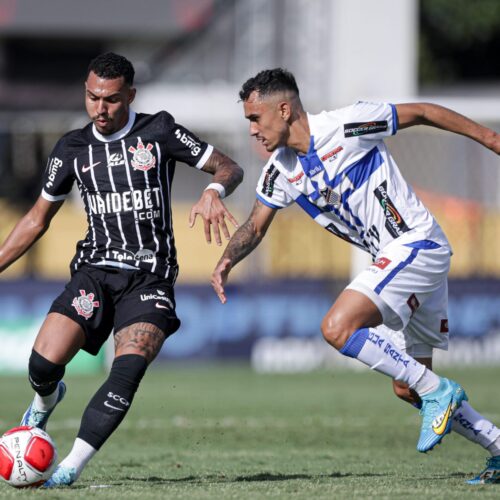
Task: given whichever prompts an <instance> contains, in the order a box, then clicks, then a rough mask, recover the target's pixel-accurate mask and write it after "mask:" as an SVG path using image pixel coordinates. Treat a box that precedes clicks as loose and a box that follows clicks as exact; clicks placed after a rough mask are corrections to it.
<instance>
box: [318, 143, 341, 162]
mask: <svg viewBox="0 0 500 500" xmlns="http://www.w3.org/2000/svg"><path fill="white" fill-rule="evenodd" d="M343 149H344V148H343V147H342V146H338V147H336V148H335V149H332V150H331V151H330V152H329V153H326V155H323V156H322V157H321V161H323V162H324V161H326V160H328V162H329V163H331V162H332V161H334V160H336V159H337V155H338V154H339V153H340V152H341V151H343Z"/></svg>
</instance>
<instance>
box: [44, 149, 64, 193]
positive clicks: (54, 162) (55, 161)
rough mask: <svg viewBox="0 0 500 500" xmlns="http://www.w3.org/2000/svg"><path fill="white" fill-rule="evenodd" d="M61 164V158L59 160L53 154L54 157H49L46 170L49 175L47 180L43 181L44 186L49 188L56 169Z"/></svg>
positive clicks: (53, 179) (52, 182) (52, 183)
mask: <svg viewBox="0 0 500 500" xmlns="http://www.w3.org/2000/svg"><path fill="white" fill-rule="evenodd" d="M62 164H63V162H62V160H60V159H59V158H57V157H56V156H54V158H51V159H50V161H49V165H48V167H47V168H48V171H49V175H48V180H47V182H46V183H45V187H47V188H51V187H52V186H53V185H54V181H55V179H56V175H57V171H58V170H59V168H60V167H61V166H62Z"/></svg>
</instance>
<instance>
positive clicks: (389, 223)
mask: <svg viewBox="0 0 500 500" xmlns="http://www.w3.org/2000/svg"><path fill="white" fill-rule="evenodd" d="M373 192H374V194H375V196H376V197H377V200H378V201H379V203H380V205H381V207H382V209H383V210H384V215H385V228H386V229H387V231H389V233H390V235H391V236H392V237H393V238H398V237H399V236H401V235H402V234H404V233H406V232H407V231H409V230H410V228H409V227H408V226H407V225H406V222H405V221H404V220H403V217H402V216H401V214H400V213H399V212H398V211H397V209H396V207H395V206H394V203H393V202H392V200H391V198H390V197H389V194H388V193H387V181H384V182H382V184H380V186H378V187H377V188H375V190H374V191H373Z"/></svg>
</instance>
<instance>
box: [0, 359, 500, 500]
mask: <svg viewBox="0 0 500 500" xmlns="http://www.w3.org/2000/svg"><path fill="white" fill-rule="evenodd" d="M445 374H446V375H448V376H451V377H453V378H455V379H457V380H459V381H460V382H461V383H462V384H463V385H464V386H465V388H466V390H467V391H468V394H469V397H470V402H471V404H472V405H473V406H474V407H476V408H477V409H478V410H480V411H481V412H482V413H483V414H484V415H486V416H487V417H488V418H490V419H492V420H493V421H496V422H497V423H499V422H500V399H499V398H498V391H497V388H496V384H495V383H494V381H495V380H497V376H498V370H497V369H494V368H482V369H479V368H477V369H463V370H460V371H458V370H455V371H448V372H446V373H445ZM104 377H105V375H104V374H102V375H100V376H98V377H97V376H95V377H94V376H86V377H80V378H75V377H69V378H67V383H68V393H67V395H66V399H65V400H64V402H63V403H62V404H61V406H60V407H59V408H58V409H57V410H56V411H55V412H54V414H53V416H52V418H51V421H50V423H49V426H48V431H49V433H50V434H51V435H52V436H53V438H54V439H55V441H56V443H57V445H58V449H59V454H60V456H61V457H63V456H65V454H66V453H68V451H69V449H70V447H71V445H72V442H73V439H74V437H75V435H76V432H77V430H78V426H79V421H80V416H81V413H82V411H83V409H84V407H85V405H86V403H87V401H88V399H89V398H90V396H91V395H92V394H93V392H94V391H95V390H96V388H97V386H98V385H99V384H100V383H101V381H102V380H104ZM31 396H32V393H31V389H30V388H29V386H28V383H27V381H26V379H25V377H7V376H3V377H2V378H1V384H0V408H1V410H0V426H1V428H0V430H2V431H4V430H6V429H8V428H10V427H13V426H14V425H16V424H17V422H18V421H19V419H20V417H21V414H22V412H23V411H24V410H25V407H26V406H27V404H28V402H29V400H30V399H31ZM419 427H420V417H419V415H418V411H417V410H415V409H413V408H412V407H411V406H409V405H407V404H405V403H403V402H400V401H399V400H397V399H396V397H395V396H393V395H392V389H391V387H390V381H389V380H388V379H386V378H385V377H383V376H381V375H379V374H377V373H372V372H368V371H362V372H345V371H342V372H341V371H339V372H337V371H329V372H314V373H308V374H294V375H259V374H256V373H254V372H252V371H251V370H250V368H248V367H246V366H242V365H239V366H238V365H219V366H212V367H203V366H199V365H191V366H185V367H171V368H166V369H154V368H153V369H152V370H150V372H149V373H148V374H147V375H146V377H145V379H144V381H143V384H142V386H141V388H140V390H139V392H138V394H137V396H136V399H135V401H134V404H133V406H132V409H131V411H130V412H129V414H128V416H127V417H126V419H125V421H124V422H123V424H122V426H121V427H120V428H119V429H118V430H117V431H116V432H115V434H114V435H113V436H112V437H111V438H110V440H109V441H108V443H106V445H104V447H103V449H102V450H101V451H100V452H99V453H98V454H97V455H96V457H95V458H94V460H93V461H92V462H91V463H90V464H89V466H88V467H87V469H86V470H85V471H84V473H83V475H82V477H81V478H80V480H79V481H78V482H77V483H76V484H75V485H74V486H73V487H71V488H65V489H59V490H47V491H42V490H32V491H26V490H25V491H16V490H14V489H13V488H10V487H9V486H7V485H5V484H3V483H2V484H0V499H2V500H3V499H14V498H16V499H19V498H35V497H37V498H47V499H49V498H50V499H66V498H68V499H69V498H71V499H88V498H91V497H93V498H95V499H124V498H126V499H127V500H129V499H141V500H146V499H155V500H156V499H163V498H169V499H177V498H179V499H197V498H200V499H229V498H232V499H260V498H283V499H296V498H297V499H298V498H303V499H322V498H324V499H332V498H334V499H338V498H349V499H359V498H362V499H365V498H394V499H400V498H419V499H422V498H432V499H436V498H437V499H440V498H442V499H449V498H500V485H498V486H495V485H492V486H468V485H466V484H465V482H464V481H465V480H466V479H467V478H469V477H471V476H473V475H475V474H476V473H477V472H478V471H479V470H480V469H482V468H483V465H484V460H485V458H486V456H487V455H486V453H485V452H484V450H482V449H480V448H479V447H478V446H475V445H473V444H472V443H469V442H468V441H465V440H464V439H463V438H461V437H460V436H458V435H454V434H452V435H450V436H447V437H446V438H445V440H444V443H443V444H442V445H441V446H439V447H437V448H436V449H435V450H434V451H432V452H431V453H429V454H427V455H425V454H420V453H418V452H417V451H416V449H415V445H416V442H417V437H418V432H419Z"/></svg>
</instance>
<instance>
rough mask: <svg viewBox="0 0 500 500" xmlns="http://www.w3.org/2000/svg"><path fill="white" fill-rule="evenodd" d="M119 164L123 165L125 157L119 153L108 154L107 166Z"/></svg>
mask: <svg viewBox="0 0 500 500" xmlns="http://www.w3.org/2000/svg"><path fill="white" fill-rule="evenodd" d="M120 165H125V158H124V157H123V155H122V154H121V153H113V154H111V155H109V160H108V167H118V166H120Z"/></svg>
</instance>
